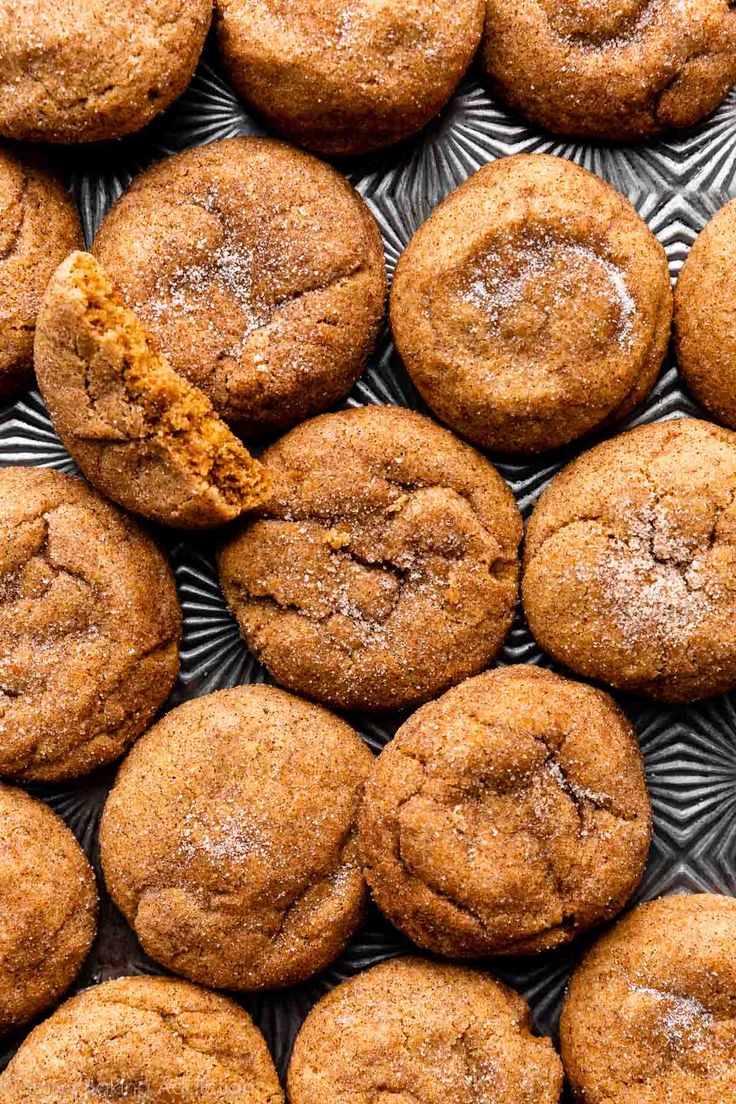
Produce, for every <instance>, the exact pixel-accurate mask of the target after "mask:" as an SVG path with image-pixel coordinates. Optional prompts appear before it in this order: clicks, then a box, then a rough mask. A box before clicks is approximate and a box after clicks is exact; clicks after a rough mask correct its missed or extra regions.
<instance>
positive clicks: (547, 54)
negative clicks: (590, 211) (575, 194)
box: [483, 0, 736, 141]
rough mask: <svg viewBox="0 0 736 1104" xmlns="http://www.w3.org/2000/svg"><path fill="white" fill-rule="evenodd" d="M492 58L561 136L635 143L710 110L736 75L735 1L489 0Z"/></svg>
mask: <svg viewBox="0 0 736 1104" xmlns="http://www.w3.org/2000/svg"><path fill="white" fill-rule="evenodd" d="M483 61H484V65H485V68H486V72H487V73H488V75H489V77H490V79H491V82H492V84H493V86H494V88H495V90H496V91H498V92H500V93H501V94H502V95H503V96H504V97H505V98H506V99H507V100H508V101H509V102H510V103H511V104H512V105H513V106H514V107H517V108H518V109H519V110H521V111H522V112H524V114H526V115H528V116H529V118H530V119H533V120H534V121H535V122H538V123H541V124H542V125H543V126H546V127H549V129H550V130H553V131H557V132H558V133H560V134H572V135H579V136H581V137H596V138H603V139H608V140H611V141H631V140H632V139H635V138H641V137H644V136H646V135H648V134H654V133H655V132H657V131H660V130H666V129H668V128H670V127H685V126H690V125H691V124H692V123H695V122H697V120H698V119H701V118H703V117H704V116H705V115H708V114H710V112H711V111H713V110H714V109H715V108H716V107H717V106H718V104H719V103H720V102H721V100H723V99H724V98H725V97H726V94H727V93H728V90H729V88H730V87H731V85H732V84H733V83H734V82H735V81H736V12H734V10H733V4H732V3H730V2H729V0H596V2H595V3H590V0H520V2H519V0H486V37H485V44H484V48H483Z"/></svg>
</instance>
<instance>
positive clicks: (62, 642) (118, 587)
mask: <svg viewBox="0 0 736 1104" xmlns="http://www.w3.org/2000/svg"><path fill="white" fill-rule="evenodd" d="M180 635H181V612H180V609H179V603H178V600H177V597H176V588H175V586H174V580H173V577H172V575H171V571H170V569H169V566H168V564H167V563H166V560H165V558H164V556H163V555H162V553H161V552H160V551H159V550H158V549H157V548H156V546H155V545H154V543H153V542H152V541H151V539H150V538H149V537H148V536H147V535H146V534H145V533H143V532H142V531H141V530H140V529H139V528H138V526H137V525H136V524H135V523H134V522H133V521H131V520H130V519H129V518H127V517H126V516H125V515H124V514H123V513H121V512H120V511H119V510H118V509H116V508H115V507H114V506H111V505H110V504H109V503H108V502H106V501H105V500H104V499H103V498H101V497H100V496H99V495H98V494H96V493H95V492H94V491H92V490H90V489H89V487H87V485H86V484H85V483H83V482H82V480H81V479H75V478H73V477H72V476H69V475H62V474H61V473H60V472H56V471H52V470H50V469H47V468H21V467H8V468H2V469H0V774H2V775H6V776H9V777H12V778H17V779H21V780H24V781H33V782H54V781H60V780H62V779H67V778H75V777H77V776H78V775H80V774H85V773H86V772H87V771H91V770H92V769H93V768H95V767H98V766H101V765H102V764H103V763H109V762H111V761H112V760H113V759H116V758H117V757H118V756H119V755H121V754H122V752H123V751H124V750H125V748H126V747H127V746H128V745H129V744H130V743H132V741H133V740H134V739H135V738H136V736H138V735H139V734H140V733H141V732H142V731H143V729H144V728H145V727H146V725H147V724H148V723H149V721H150V720H151V718H152V717H153V715H154V713H155V712H156V710H157V709H158V708H159V707H160V706H161V705H162V704H163V702H164V701H165V700H166V698H167V697H168V695H169V692H170V690H171V688H172V686H173V684H174V682H175V680H176V676H177V673H178V670H179V637H180Z"/></svg>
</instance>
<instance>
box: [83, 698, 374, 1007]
mask: <svg viewBox="0 0 736 1104" xmlns="http://www.w3.org/2000/svg"><path fill="white" fill-rule="evenodd" d="M371 763H372V757H371V753H370V751H369V750H368V748H367V746H366V745H365V744H364V743H363V742H362V741H361V739H360V738H359V736H358V735H357V734H356V733H355V732H354V731H353V729H351V728H350V727H349V726H348V725H347V724H345V722H344V721H341V720H339V719H338V718H337V717H335V716H333V715H332V714H331V713H328V712H327V711H326V710H324V709H321V708H320V707H319V706H316V705H312V704H311V703H309V702H304V701H301V700H300V699H299V698H295V697H292V696H291V695H290V694H286V693H284V691H283V690H277V689H275V688H274V687H266V686H248V687H237V688H236V689H234V690H223V691H219V692H218V693H215V694H209V695H206V696H205V697H201V698H197V699H196V700H195V701H191V702H187V703H186V704H185V705H182V706H179V708H178V709H175V710H174V711H173V712H172V713H169V714H168V715H167V716H166V717H165V718H164V719H163V720H162V721H159V723H158V724H157V725H155V726H154V728H152V729H151V731H150V732H148V733H147V734H146V735H145V736H144V737H143V739H142V740H140V741H139V742H138V744H137V746H136V747H135V748H134V749H133V752H132V753H131V754H130V755H129V757H128V759H127V760H126V761H125V763H124V764H123V766H122V768H121V770H120V773H119V775H118V779H117V782H116V784H115V787H114V789H113V791H112V793H111V795H110V797H109V799H108V802H107V805H106V807H105V812H104V816H103V820H102V828H101V834H100V847H101V857H102V866H103V870H104V873H105V881H106V884H107V887H108V889H109V891H110V893H111V895H112V897H113V900H114V901H115V902H116V904H117V905H118V907H119V908H120V909H121V911H122V912H123V913H124V915H125V916H126V917H127V918H128V920H129V921H130V923H131V925H132V926H133V927H134V929H135V931H136V934H137V935H138V938H139V939H140V941H141V944H142V945H143V948H144V950H145V951H146V952H147V953H148V954H149V955H151V957H152V958H155V959H156V960H157V961H158V962H161V963H162V964H163V965H164V966H166V967H168V968H169V969H171V970H173V971H175V972H176V973H180V974H183V975H184V976H186V977H189V978H190V979H192V980H193V981H199V982H201V983H202V984H207V985H213V986H216V987H218V988H224V989H241V990H247V989H261V988H274V987H276V986H280V985H291V984H295V983H296V982H299V981H303V980H304V979H305V978H307V977H309V976H311V975H312V974H314V973H317V971H318V970H321V969H323V968H324V967H325V966H327V965H328V964H329V963H330V962H331V961H332V960H333V959H334V958H336V957H337V955H338V954H340V952H341V951H342V950H343V948H344V947H345V945H346V943H347V942H348V940H349V938H350V936H351V935H352V934H353V932H354V930H355V929H356V927H357V926H358V924H359V922H360V920H361V919H362V916H363V910H364V906H365V896H366V891H365V883H364V881H363V875H362V873H361V869H360V862H359V860H358V848H357V838H356V829H355V823H354V822H355V817H356V815H357V808H358V802H359V801H360V797H361V795H362V791H363V785H364V783H365V780H366V777H367V775H368V771H369V770H370V767H371Z"/></svg>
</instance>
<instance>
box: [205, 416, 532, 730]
mask: <svg viewBox="0 0 736 1104" xmlns="http://www.w3.org/2000/svg"><path fill="white" fill-rule="evenodd" d="M262 460H263V464H264V466H265V468H266V473H267V475H268V476H269V478H270V480H271V486H272V488H273V494H272V497H271V498H270V500H269V502H268V503H267V505H266V506H265V507H263V508H262V509H261V510H260V511H259V516H258V518H257V520H254V521H252V522H250V523H249V524H248V525H246V527H245V528H244V529H243V530H242V532H241V533H239V534H238V535H237V536H235V537H234V538H233V539H232V540H230V541H229V542H228V543H227V544H226V545H225V547H224V549H223V550H222V552H221V555H220V562H219V567H220V580H221V583H222V586H223V589H224V592H225V597H226V598H227V601H228V604H229V606H230V608H231V609H232V611H233V613H234V614H235V615H236V617H237V618H238V623H239V625H240V629H241V632H242V633H243V636H244V637H245V640H246V643H247V644H248V647H249V648H250V649H251V650H252V651H253V653H254V654H255V655H256V657H257V658H258V659H260V660H261V661H262V662H263V663H265V665H266V667H267V668H268V669H269V671H270V673H271V674H272V676H273V677H274V679H276V681H277V682H280V683H283V685H285V686H287V687H288V688H289V689H290V690H294V691H296V692H297V693H302V694H305V695H307V696H308V697H313V698H317V699H318V700H319V701H324V702H327V703H328V704H331V705H335V706H338V707H341V708H345V709H373V710H385V709H399V708H402V707H405V706H410V705H416V704H419V703H420V702H422V701H426V700H427V699H428V698H431V697H433V696H434V695H435V694H438V693H440V692H441V691H442V690H445V689H447V687H448V686H451V685H452V684H453V683H455V682H460V681H461V679H463V678H466V677H467V676H468V675H474V674H477V673H478V672H479V671H481V670H483V668H484V667H486V666H487V665H488V664H489V663H490V662H491V660H492V659H493V658H494V657H495V655H496V654H497V652H498V650H499V648H500V647H501V645H502V643H503V640H504V637H505V636H506V633H507V632H508V630H509V628H510V625H511V620H512V617H513V613H514V607H515V603H516V594H517V577H518V563H517V547H518V544H519V540H520V537H521V520H520V517H519V512H518V510H517V508H516V504H515V502H514V500H513V497H512V495H511V492H510V491H509V489H508V487H507V486H506V484H505V483H504V482H503V480H502V479H501V477H500V476H499V474H498V472H497V471H496V470H495V468H493V467H492V466H491V464H489V463H488V461H487V460H485V459H484V458H483V457H482V456H481V455H480V454H479V453H477V452H475V450H474V449H472V448H470V447H469V446H468V445H465V444H463V443H462V442H461V441H458V440H457V438H455V437H453V435H452V434H451V433H449V432H448V431H447V430H445V429H440V427H439V426H436V425H434V424H433V423H432V422H430V421H429V419H427V418H423V417H422V416H421V415H419V414H415V413H413V412H412V411H409V410H405V409H404V408H401V407H391V406H368V407H361V408H359V409H353V410H347V411H342V412H340V413H338V414H326V415H323V416H322V417H321V418H314V419H313V420H312V421H311V422H307V423H305V424H304V425H301V426H298V427H297V428H296V429H293V430H292V431H291V432H290V433H288V434H287V435H286V436H285V437H283V438H282V439H281V440H280V441H278V442H277V443H276V444H275V445H273V446H271V448H269V449H268V450H267V451H266V452H265V453H264V455H263V457H262Z"/></svg>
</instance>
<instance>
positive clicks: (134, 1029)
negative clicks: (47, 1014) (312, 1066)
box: [0, 977, 284, 1104]
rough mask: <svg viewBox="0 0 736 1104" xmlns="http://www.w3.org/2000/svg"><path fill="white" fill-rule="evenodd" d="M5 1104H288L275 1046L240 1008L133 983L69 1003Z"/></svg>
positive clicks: (158, 980) (26, 1057)
mask: <svg viewBox="0 0 736 1104" xmlns="http://www.w3.org/2000/svg"><path fill="white" fill-rule="evenodd" d="M0 1097H2V1100H3V1104H71V1101H74V1102H75V1104H82V1102H84V1104H109V1101H111V1100H126V1101H127V1100H128V1099H131V1100H135V1101H140V1102H141V1104H143V1102H144V1101H145V1104H174V1101H175V1102H176V1104H236V1102H237V1104H240V1102H242V1104H246V1102H247V1104H284V1095H283V1093H282V1091H281V1088H280V1086H279V1081H278V1077H277V1075H276V1070H275V1069H274V1065H273V1061H272V1060H271V1056H270V1054H269V1053H268V1049H267V1047H266V1043H265V1041H264V1039H263V1036H262V1035H261V1033H260V1031H259V1030H258V1029H257V1028H256V1026H255V1025H254V1023H253V1021H252V1020H251V1018H250V1016H249V1015H248V1013H247V1012H246V1011H245V1010H244V1009H242V1008H240V1007H239V1005H237V1004H235V1002H234V1001H232V1000H228V999H227V998H226V997H222V996H219V995H218V994H216V993H210V992H208V991H207V990H206V989H200V988H198V987H197V986H196V985H189V984H187V983H186V982H183V981H175V980H173V979H172V978H163V977H123V978H117V979H116V980H115V981H106V982H104V984H102V985H97V986H95V987H94V988H92V989H87V990H85V992H84V993H81V994H80V995H79V996H78V997H74V998H73V999H72V1000H69V1001H67V1002H66V1003H65V1004H63V1005H62V1006H61V1008H59V1009H58V1010H57V1011H56V1012H55V1013H54V1015H53V1016H51V1018H50V1019H48V1020H46V1022H45V1023H42V1024H41V1026H40V1027H37V1028H36V1029H35V1030H34V1031H32V1032H31V1034H30V1035H29V1036H28V1038H27V1039H26V1041H25V1042H24V1043H23V1045H22V1046H21V1048H20V1050H19V1051H18V1052H17V1054H16V1055H15V1057H14V1058H13V1059H12V1061H11V1063H10V1065H9V1066H8V1068H7V1070H6V1071H5V1073H3V1074H0Z"/></svg>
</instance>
